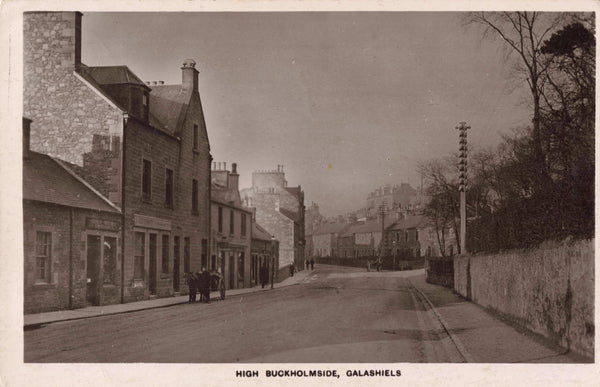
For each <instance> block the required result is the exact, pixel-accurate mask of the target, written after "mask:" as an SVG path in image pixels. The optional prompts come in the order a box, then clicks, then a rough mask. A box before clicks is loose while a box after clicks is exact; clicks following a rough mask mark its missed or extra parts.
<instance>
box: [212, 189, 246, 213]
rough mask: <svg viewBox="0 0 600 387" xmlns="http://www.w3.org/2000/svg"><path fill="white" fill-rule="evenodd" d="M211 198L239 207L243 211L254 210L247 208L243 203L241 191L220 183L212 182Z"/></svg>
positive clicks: (216, 201)
mask: <svg viewBox="0 0 600 387" xmlns="http://www.w3.org/2000/svg"><path fill="white" fill-rule="evenodd" d="M210 200H211V201H213V202H215V203H221V204H224V205H227V206H229V207H234V208H238V209H240V210H242V211H246V212H252V211H251V210H250V209H249V208H246V207H244V206H243V205H242V204H241V200H240V196H239V193H237V192H236V191H235V190H233V189H229V188H226V187H223V186H221V185H219V184H215V183H212V184H211V191H210Z"/></svg>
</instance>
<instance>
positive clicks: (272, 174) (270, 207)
mask: <svg viewBox="0 0 600 387" xmlns="http://www.w3.org/2000/svg"><path fill="white" fill-rule="evenodd" d="M240 194H241V196H242V202H243V204H244V205H245V206H246V207H250V208H252V209H253V210H254V217H255V219H256V223H258V224H260V225H261V226H262V227H263V228H264V229H265V230H266V231H267V232H268V233H269V234H270V235H274V236H275V238H276V239H277V240H278V241H279V267H280V268H281V267H284V266H288V265H291V264H292V263H294V264H295V266H296V267H297V268H299V267H300V266H301V265H302V264H303V262H304V259H305V246H306V241H305V233H304V227H305V214H304V212H305V208H304V192H303V191H302V188H301V187H300V186H297V187H288V184H287V180H286V179H285V173H284V172H283V166H282V165H278V166H277V170H270V171H257V172H253V173H252V187H251V188H246V189H243V190H241V192H240Z"/></svg>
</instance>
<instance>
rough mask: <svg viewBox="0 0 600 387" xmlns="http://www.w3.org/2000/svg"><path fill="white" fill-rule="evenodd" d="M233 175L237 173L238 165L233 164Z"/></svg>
mask: <svg viewBox="0 0 600 387" xmlns="http://www.w3.org/2000/svg"><path fill="white" fill-rule="evenodd" d="M231 173H237V164H236V163H233V164H231Z"/></svg>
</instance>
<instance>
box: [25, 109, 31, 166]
mask: <svg viewBox="0 0 600 387" xmlns="http://www.w3.org/2000/svg"><path fill="white" fill-rule="evenodd" d="M30 131H31V120H30V119H29V118H25V117H23V158H24V159H28V158H29V143H30V138H31V137H30V134H29V133H30Z"/></svg>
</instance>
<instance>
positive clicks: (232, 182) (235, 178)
mask: <svg viewBox="0 0 600 387" xmlns="http://www.w3.org/2000/svg"><path fill="white" fill-rule="evenodd" d="M239 181H240V175H238V173H237V164H236V163H232V164H231V173H230V174H229V182H228V186H229V188H231V189H233V190H236V191H238V190H239Z"/></svg>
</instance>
